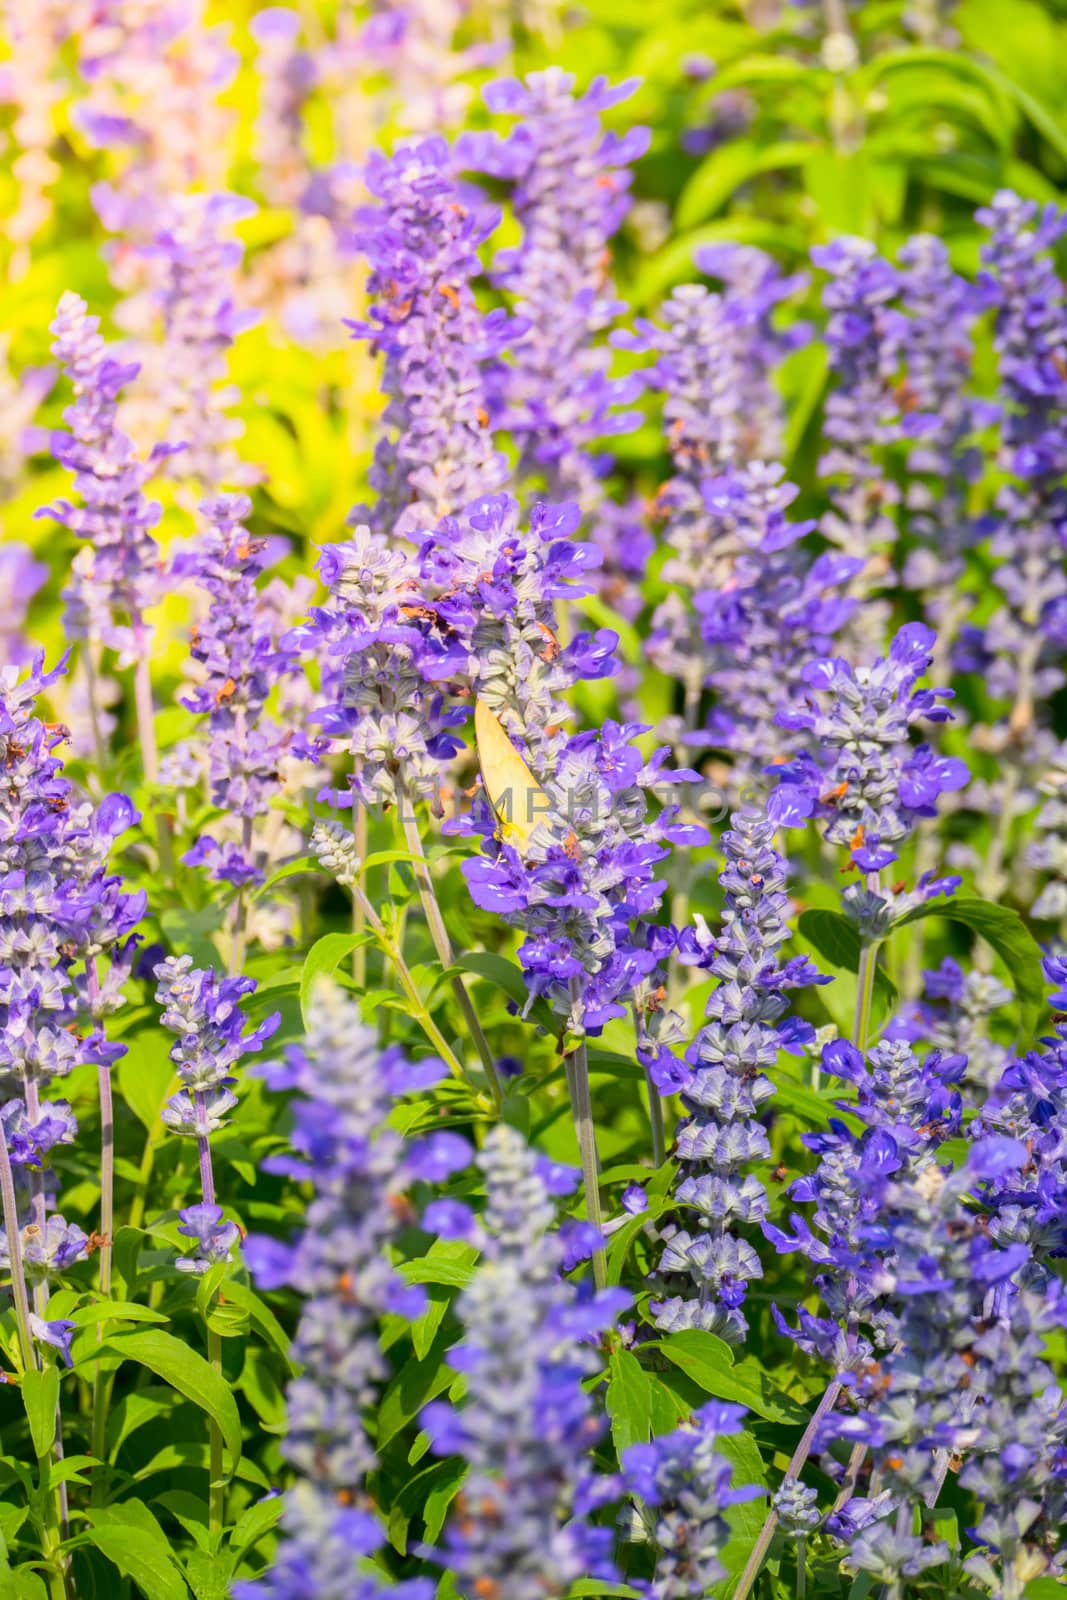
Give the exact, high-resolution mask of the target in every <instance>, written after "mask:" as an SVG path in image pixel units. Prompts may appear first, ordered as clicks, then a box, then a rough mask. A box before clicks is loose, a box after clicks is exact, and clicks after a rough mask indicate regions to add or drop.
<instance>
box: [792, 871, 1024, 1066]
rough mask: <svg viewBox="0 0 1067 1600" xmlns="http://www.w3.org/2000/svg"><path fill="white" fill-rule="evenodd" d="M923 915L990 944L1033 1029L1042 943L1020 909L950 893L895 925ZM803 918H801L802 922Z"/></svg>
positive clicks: (911, 920) (909, 914)
mask: <svg viewBox="0 0 1067 1600" xmlns="http://www.w3.org/2000/svg"><path fill="white" fill-rule="evenodd" d="M924 917H946V918H947V919H948V921H949V922H960V923H962V924H963V926H964V927H965V928H970V930H971V932H972V933H976V934H978V936H979V938H981V939H984V940H985V942H986V944H988V945H991V946H992V948H993V949H994V950H995V951H996V953H997V955H998V956H999V957H1000V959H1001V960H1002V961H1003V963H1004V965H1005V966H1006V967H1007V969H1008V971H1009V972H1010V973H1011V976H1012V980H1013V982H1014V984H1015V993H1016V996H1017V998H1018V1001H1019V1005H1020V1007H1021V1010H1022V1025H1023V1032H1024V1033H1025V1034H1026V1035H1030V1034H1031V1033H1033V1032H1034V1031H1035V1030H1036V1028H1037V1023H1038V1019H1039V1018H1040V1016H1041V1014H1042V1012H1044V1011H1045V1010H1047V1009H1048V1002H1047V1000H1046V997H1045V977H1044V973H1043V971H1042V968H1041V947H1040V945H1039V944H1038V942H1037V940H1036V939H1035V938H1034V936H1033V934H1032V933H1031V932H1030V930H1029V929H1028V928H1027V926H1026V924H1025V922H1024V921H1023V919H1022V917H1020V915H1019V913H1018V912H1017V911H1012V910H1011V909H1010V908H1009V907H1008V906H998V905H995V904H994V903H993V901H992V900H979V899H977V898H970V897H968V896H965V895H963V896H961V895H949V896H948V897H947V899H939V900H928V901H927V902H926V904H925V905H922V906H917V907H916V909H915V910H914V911H910V912H909V913H908V915H907V916H906V917H902V918H901V919H900V922H898V923H897V927H904V926H905V925H906V924H907V923H909V922H920V921H922V919H923V918H924ZM803 920H804V919H803V918H801V922H803ZM813 942H814V941H813Z"/></svg>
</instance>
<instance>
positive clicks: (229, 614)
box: [173, 494, 296, 887]
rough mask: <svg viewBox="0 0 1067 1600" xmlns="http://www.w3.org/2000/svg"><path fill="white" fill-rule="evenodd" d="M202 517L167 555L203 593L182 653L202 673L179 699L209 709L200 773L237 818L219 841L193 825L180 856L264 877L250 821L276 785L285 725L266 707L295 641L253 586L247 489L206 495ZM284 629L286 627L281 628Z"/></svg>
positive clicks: (225, 872)
mask: <svg viewBox="0 0 1067 1600" xmlns="http://www.w3.org/2000/svg"><path fill="white" fill-rule="evenodd" d="M200 510H201V514H202V515H203V517H204V519H205V523H206V526H205V528H204V530H203V532H202V533H201V534H200V536H199V538H198V539H197V541H196V543H195V545H194V546H193V548H192V549H190V550H189V551H187V552H185V553H183V554H181V555H179V556H178V557H177V558H176V560H175V562H174V569H173V570H174V573H175V576H177V577H183V578H190V579H192V580H193V581H194V582H195V583H196V584H197V586H198V587H199V588H200V589H202V590H204V591H206V593H207V594H208V595H210V597H211V603H210V605H209V607H208V610H207V614H206V615H205V616H204V617H203V618H201V620H200V621H199V622H198V623H197V625H196V627H195V628H194V630H193V634H192V639H191V644H190V653H191V655H192V657H193V659H194V661H196V662H197V663H198V664H199V665H200V666H201V668H202V669H203V676H202V678H201V680H200V681H199V682H198V683H197V684H196V686H195V688H193V689H192V690H191V691H190V692H189V693H188V694H186V695H185V696H184V697H183V699H182V704H183V705H184V706H185V707H186V708H187V709H188V710H190V711H193V712H196V713H198V714H199V715H201V716H206V717H207V718H208V735H207V746H208V750H207V761H208V781H209V783H210V786H211V798H212V801H213V803H214V804H215V805H216V806H218V807H219V808H220V809H221V810H223V811H225V812H226V813H227V814H228V816H230V817H232V818H234V819H239V821H238V822H237V823H236V832H237V835H238V837H237V839H231V840H227V841H223V842H221V843H220V841H219V840H217V839H215V838H214V837H213V835H211V834H201V835H200V837H199V838H198V839H197V842H196V844H195V846H194V847H193V849H192V850H191V851H190V852H188V853H187V854H186V855H185V856H184V857H183V860H184V861H185V863H186V865H188V866H206V867H207V868H208V870H209V872H210V874H211V876H212V877H213V878H216V879H218V880H221V881H224V882H229V883H232V884H234V885H235V886H237V887H240V886H242V885H245V884H249V883H260V882H262V881H263V873H262V870H261V864H260V861H259V859H258V858H257V851H256V848H255V837H254V831H253V830H254V824H255V822H256V819H257V818H262V817H263V816H264V814H265V813H266V812H267V810H268V809H269V805H270V801H271V798H272V796H274V795H275V794H276V793H277V791H278V789H279V786H280V782H281V780H280V777H279V772H278V767H279V763H280V761H281V760H282V757H283V754H284V751H285V749H286V746H287V745H288V743H289V740H290V738H291V731H287V730H285V729H283V728H281V727H279V726H278V725H277V723H275V722H274V721H273V720H272V719H271V718H270V717H268V716H267V715H266V714H265V707H266V703H267V699H268V697H269V696H270V694H271V691H272V690H273V689H274V687H275V686H276V684H277V683H278V681H279V679H280V678H281V677H282V676H283V675H285V674H289V673H292V672H293V671H294V669H295V661H296V656H295V650H294V649H293V648H292V647H291V646H284V647H283V646H282V645H281V644H280V643H279V642H278V640H277V639H276V638H275V637H274V631H273V629H272V627H271V624H272V622H273V621H274V620H275V619H274V617H273V616H272V613H271V611H270V609H269V608H268V607H267V606H266V605H265V604H264V603H263V601H262V599H261V596H260V594H259V592H258V590H257V588H256V579H257V578H258V577H259V575H260V574H261V573H262V571H263V568H264V560H263V553H264V549H265V544H264V541H263V540H261V539H253V538H252V537H251V535H250V534H249V533H248V531H247V529H246V527H245V522H246V520H247V518H248V516H249V515H250V513H251V510H252V502H251V501H250V500H249V499H248V497H247V495H241V494H227V495H217V496H216V497H215V498H214V499H211V500H205V501H204V502H203V503H202V505H201V507H200ZM290 637H291V636H290Z"/></svg>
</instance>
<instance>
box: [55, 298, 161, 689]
mask: <svg viewBox="0 0 1067 1600" xmlns="http://www.w3.org/2000/svg"><path fill="white" fill-rule="evenodd" d="M99 329H100V319H99V317H91V316H89V314H88V307H87V306H86V304H85V301H84V300H82V299H81V298H80V297H79V296H78V295H76V294H71V293H67V294H65V295H63V297H62V299H61V300H60V302H59V306H58V309H57V312H56V317H55V321H54V322H53V323H52V324H51V332H52V334H53V336H54V340H55V342H54V344H53V345H52V354H53V355H54V356H55V357H56V360H57V361H58V362H59V363H60V365H61V367H62V368H63V370H64V372H65V373H66V375H67V377H68V378H69V380H70V382H71V385H72V387H73V389H74V404H73V405H72V406H69V407H68V408H67V410H66V411H65V412H64V413H63V415H64V420H65V421H66V423H67V425H68V427H69V429H70V432H69V433H56V434H55V435H54V436H53V440H52V449H53V453H54V455H55V457H56V460H57V461H58V462H59V463H60V465H61V466H63V467H65V468H66V469H67V471H68V472H70V473H72V474H73V476H74V489H75V492H76V493H77V494H78V495H79V497H80V499H81V501H82V504H81V505H80V506H75V505H72V504H71V503H70V502H69V501H66V500H60V501H57V502H56V503H55V504H54V505H52V506H49V507H48V508H47V509H46V510H45V511H41V512H39V513H38V515H39V516H49V517H53V518H54V519H55V521H57V522H61V523H62V524H63V525H64V526H65V527H67V528H69V529H70V530H71V532H72V533H74V534H76V535H77V536H78V538H80V539H85V540H86V541H88V544H89V547H90V548H91V552H92V554H91V558H90V559H89V560H88V561H87V562H86V563H85V564H84V565H82V566H81V567H80V568H79V570H78V571H77V572H76V574H75V583H74V587H73V595H72V603H71V604H70V605H69V606H68V611H67V618H66V623H67V628H68V630H69V632H70V633H71V634H73V636H74V637H75V638H86V637H87V636H90V634H91V630H92V624H93V622H94V621H95V622H97V624H98V632H97V634H96V637H97V638H98V640H99V642H100V643H102V644H105V645H107V646H109V647H110V648H111V649H113V650H116V651H118V652H119V654H120V655H122V656H124V657H126V658H127V659H128V660H130V659H134V658H136V657H138V656H140V655H142V654H143V652H144V649H145V643H146V637H147V635H146V631H145V623H144V613H145V611H146V610H147V609H148V607H149V606H152V605H155V604H157V603H158V601H159V599H160V597H161V594H162V586H163V585H162V561H161V558H160V553H159V547H158V546H157V544H156V542H155V539H154V538H153V536H152V529H153V528H154V527H155V526H156V524H157V523H158V521H159V518H160V507H159V506H158V505H157V504H156V503H155V502H154V501H150V500H148V499H146V498H145V494H144V485H145V483H146V482H147V481H148V479H149V478H150V477H151V476H152V474H153V473H154V472H155V470H156V468H157V466H158V464H159V462H160V461H161V460H163V459H164V458H165V457H166V456H168V455H170V454H172V453H173V447H172V446H169V445H157V446H155V448H154V449H153V450H152V453H151V455H150V456H149V458H148V460H147V461H141V460H139V459H138V457H137V456H136V454H135V452H134V447H133V444H132V442H131V440H130V439H129V438H128V436H127V435H126V434H125V433H123V432H122V430H121V428H120V427H119V426H118V421H117V409H118V407H117V402H118V398H119V395H120V394H121V392H122V390H123V389H124V388H125V387H126V385H127V384H128V383H129V382H130V381H131V379H133V378H135V377H136V375H137V372H138V370H139V369H138V367H137V365H136V363H133V364H124V363H123V362H121V361H119V360H117V359H116V357H115V356H114V355H112V354H111V353H110V352H109V350H108V347H107V345H106V343H105V341H104V338H103V336H102V334H101V333H100V331H99Z"/></svg>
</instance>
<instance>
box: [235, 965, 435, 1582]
mask: <svg viewBox="0 0 1067 1600" xmlns="http://www.w3.org/2000/svg"><path fill="white" fill-rule="evenodd" d="M442 1071H443V1068H442V1067H441V1066H440V1064H439V1063H437V1062H421V1063H419V1065H418V1066H417V1067H412V1065H411V1064H410V1063H408V1062H407V1061H405V1060H404V1059H403V1058H402V1056H401V1055H400V1053H399V1051H397V1050H395V1049H392V1050H387V1051H385V1052H382V1051H381V1050H380V1049H379V1047H378V1045H377V1043H376V1040H375V1036H374V1032H373V1030H372V1029H370V1028H367V1027H364V1026H363V1024H362V1022H361V1021H360V1019H359V1015H358V1012H357V1010H356V1008H355V1007H354V1006H353V1005H351V1004H350V1003H349V1002H347V1001H346V1000H344V999H343V998H342V996H341V994H340V992H339V991H338V990H337V989H336V988H334V987H333V986H332V985H329V984H326V983H325V982H320V984H319V985H318V987H317V988H316V990H315V993H314V995H313V996H312V1001H311V1010H310V1016H309V1026H308V1034H307V1038H306V1039H305V1041H304V1043H303V1044H301V1045H299V1046H297V1045H294V1046H290V1047H289V1049H288V1051H287V1053H286V1059H285V1062H284V1063H277V1064H274V1065H272V1066H270V1067H265V1068H262V1069H261V1076H263V1077H264V1078H266V1080H267V1082H268V1084H269V1085H270V1086H271V1087H272V1088H274V1089H278V1090H286V1091H288V1090H295V1091H296V1095H297V1098H296V1099H295V1101H294V1104H293V1118H294V1127H293V1134H292V1146H293V1150H294V1152H295V1155H294V1158H292V1159H290V1158H288V1157H286V1158H274V1159H273V1160H272V1162H271V1163H270V1165H271V1168H272V1170H275V1171H282V1172H285V1173H287V1174H289V1175H291V1176H293V1177H296V1178H298V1179H300V1180H307V1181H309V1182H310V1183H311V1184H312V1186H313V1189H314V1195H313V1198H312V1200H311V1202H310V1204H309V1205H308V1206H307V1208H306V1210H305V1213H304V1228H303V1231H302V1232H301V1233H300V1234H298V1235H297V1237H296V1238H295V1240H293V1241H292V1242H291V1243H290V1244H283V1243H282V1242H281V1241H279V1240H277V1239H271V1238H258V1237H256V1236H255V1235H253V1236H252V1237H251V1238H250V1239H249V1240H248V1244H247V1257H248V1263H249V1267H250V1269H251V1271H252V1273H253V1275H254V1276H255V1278H256V1279H257V1281H258V1282H259V1283H260V1284H261V1285H262V1286H263V1287H264V1288H266V1289H274V1288H278V1287H279V1286H281V1285H282V1284H287V1285H289V1286H290V1287H291V1288H293V1289H295V1290H296V1291H297V1293H298V1294H300V1295H301V1296H302V1297H303V1301H304V1304H303V1309H302V1312H301V1317H300V1323H299V1326H298V1329H297V1334H296V1338H295V1341H294V1344H293V1355H294V1358H295V1359H296V1360H297V1361H298V1362H299V1363H300V1365H301V1368H302V1371H301V1374H300V1376H299V1377H297V1378H294V1379H293V1380H292V1381H291V1382H290V1384H289V1388H288V1391H287V1412H288V1429H287V1433H286V1437H285V1441H284V1444H283V1447H282V1448H283V1451H284V1453H285V1456H286V1458H287V1460H288V1461H289V1462H290V1463H291V1464H292V1465H293V1466H294V1467H295V1468H296V1469H297V1471H298V1472H299V1473H301V1474H302V1479H301V1481H300V1482H299V1483H298V1485H297V1487H296V1488H295V1489H294V1490H293V1491H292V1492H291V1493H290V1495H289V1497H288V1502H287V1506H286V1510H285V1514H284V1516H283V1520H282V1535H283V1536H282V1542H281V1545H280V1547H279V1549H278V1552H277V1555H276V1558H275V1561H274V1564H273V1566H272V1567H271V1569H270V1571H269V1572H268V1573H267V1574H265V1575H264V1576H263V1577H262V1578H261V1579H258V1580H256V1581H255V1582H253V1583H240V1584H238V1585H237V1586H236V1588H235V1591H234V1593H235V1597H236V1600H306V1597H307V1596H308V1595H309V1594H314V1595H315V1596H316V1597H317V1600H319V1597H321V1600H371V1597H373V1596H376V1595H378V1594H380V1593H383V1592H384V1591H385V1588H386V1587H387V1586H386V1585H385V1584H384V1582H383V1581H382V1577H381V1575H380V1574H378V1575H377V1576H375V1574H374V1571H373V1569H371V1568H370V1567H368V1566H367V1564H366V1560H365V1558H366V1557H367V1556H370V1555H373V1554H374V1553H375V1552H376V1551H377V1550H379V1549H380V1548H381V1545H382V1544H383V1542H384V1531H383V1529H382V1528H381V1525H380V1524H379V1522H378V1521H377V1518H376V1517H375V1516H374V1514H373V1509H372V1502H371V1500H370V1498H369V1496H367V1494H366V1492H365V1490H364V1488H363V1484H364V1482H365V1479H366V1477H367V1474H368V1473H369V1472H370V1471H371V1470H372V1469H373V1467H374V1465H375V1452H374V1443H373V1437H372V1435H370V1434H369V1433H368V1432H367V1428H366V1424H365V1420H364V1418H365V1414H366V1412H367V1409H368V1407H369V1406H370V1405H372V1404H373V1402H374V1399H375V1397H376V1395H377V1394H378V1393H379V1392H380V1390H381V1388H382V1387H383V1386H384V1384H385V1383H386V1381H387V1379H388V1376H389V1367H388V1364H387V1362H386V1361H385V1358H384V1356H383V1354H382V1352H381V1350H380V1348H379V1346H378V1342H377V1339H376V1337H375V1326H376V1323H377V1321H378V1319H379V1318H380V1317H381V1316H382V1315H383V1314H385V1313H386V1312H394V1313H398V1314H399V1315H401V1316H404V1317H406V1318H408V1319H411V1318H413V1317H416V1316H418V1314H419V1312H420V1310H421V1309H422V1307H423V1305H424V1296H423V1292H422V1290H421V1289H419V1288H417V1287H409V1286H408V1285H406V1284H405V1283H404V1281H403V1280H402V1278H401V1277H400V1276H399V1274H398V1273H397V1272H396V1271H395V1270H394V1268H393V1267H392V1265H391V1264H390V1261H389V1253H390V1245H391V1242H392V1241H393V1239H394V1238H395V1236H396V1233H397V1231H398V1229H399V1227H400V1226H401V1225H402V1209H403V1208H402V1207H401V1205H400V1203H399V1202H400V1201H401V1199H402V1196H403V1191H404V1188H405V1187H406V1185H407V1184H408V1183H409V1182H410V1181H411V1179H412V1177H413V1176H414V1175H415V1173H414V1171H413V1169H412V1167H411V1166H409V1165H408V1164H407V1162H406V1158H405V1150H404V1145H403V1142H402V1140H401V1138H400V1136H399V1135H398V1134H397V1133H396V1131H395V1130H394V1129H393V1128H391V1127H390V1126H389V1123H388V1117H389V1113H390V1110H391V1109H392V1104H393V1101H394V1098H395V1097H398V1096H400V1095H403V1094H406V1093H410V1092H411V1091H413V1090H419V1089H424V1088H428V1087H430V1086H431V1085H432V1084H433V1083H434V1082H435V1081H436V1080H437V1078H438V1077H439V1076H440V1073H441V1072H442ZM388 1592H389V1594H390V1595H395V1596H397V1597H399V1600H429V1597H430V1596H431V1595H432V1593H433V1585H432V1584H430V1583H428V1582H427V1581H426V1580H423V1579H417V1580H414V1581H413V1582H411V1583H405V1584H400V1585H398V1586H395V1587H394V1586H392V1585H389V1586H388Z"/></svg>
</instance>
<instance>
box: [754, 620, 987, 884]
mask: <svg viewBox="0 0 1067 1600" xmlns="http://www.w3.org/2000/svg"><path fill="white" fill-rule="evenodd" d="M934 643H935V636H934V634H933V632H932V631H931V629H929V628H927V627H925V626H924V625H923V624H922V623H917V622H915V623H908V624H906V625H905V626H904V627H903V628H901V629H900V631H899V633H898V634H897V635H896V637H895V639H894V640H893V642H892V645H891V646H890V649H889V654H888V656H885V657H880V658H879V659H878V660H877V661H876V662H875V663H874V665H873V666H871V667H855V668H853V667H851V666H850V665H849V664H848V662H847V661H844V660H842V659H841V658H840V657H831V658H829V659H825V660H822V661H813V662H811V663H810V664H809V665H808V666H807V667H805V668H804V670H803V672H802V673H801V684H802V686H803V687H802V688H801V690H800V693H799V696H798V703H797V705H796V706H795V708H794V709H791V710H789V711H786V712H783V713H781V714H780V718H779V720H780V721H781V722H782V723H783V725H784V726H785V727H787V728H791V729H803V730H806V731H807V733H808V734H809V737H810V740H811V744H812V746H813V751H809V752H805V753H803V754H802V755H801V756H799V757H797V758H796V759H795V760H794V761H791V762H788V763H785V764H783V765H782V766H780V767H776V768H774V769H773V772H774V776H775V777H776V778H777V779H778V786H777V788H776V789H775V791H774V793H773V794H772V795H771V798H770V801H769V804H768V814H769V815H770V816H771V817H772V818H773V819H774V821H775V822H777V823H779V824H784V825H785V826H787V827H789V826H795V825H797V824H798V823H801V822H803V821H804V820H806V819H807V818H808V817H811V816H816V817H818V818H819V819H820V820H821V821H822V822H823V823H824V832H825V836H826V838H827V839H828V840H829V841H830V842H831V843H833V844H845V845H847V846H848V848H849V852H850V860H851V861H852V863H853V865H855V866H857V867H859V868H860V869H861V871H863V872H865V873H877V872H878V871H879V870H880V869H881V868H882V867H885V866H888V865H889V864H890V863H891V862H893V861H895V860H896V858H897V849H896V846H897V845H898V844H899V843H900V841H901V840H902V839H905V838H906V837H907V836H908V834H909V833H910V832H911V831H912V829H913V828H914V827H915V824H916V822H917V821H918V820H919V819H920V818H922V817H930V816H934V815H935V814H936V810H935V807H936V802H937V799H938V796H939V795H941V794H942V793H944V792H945V791H946V790H947V791H952V790H955V789H960V788H962V787H963V786H964V785H965V784H966V783H967V781H968V779H969V773H968V770H967V766H966V764H965V763H964V762H963V761H961V760H959V759H958V758H956V757H949V756H940V755H938V754H937V753H936V752H935V751H934V750H933V749H932V748H931V747H930V746H929V745H918V746H912V745H910V744H909V743H908V735H909V732H910V730H911V728H912V727H913V726H914V725H915V724H916V723H917V722H920V721H927V722H945V721H947V720H949V719H950V712H949V711H948V710H947V708H945V707H943V706H941V705H939V704H938V702H939V701H941V700H948V699H951V698H952V691H951V690H950V689H917V688H916V687H915V685H916V684H917V682H918V680H919V679H920V678H921V677H922V676H923V674H924V673H925V672H926V670H927V668H928V666H929V664H930V661H931V659H932V653H933V646H934Z"/></svg>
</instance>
